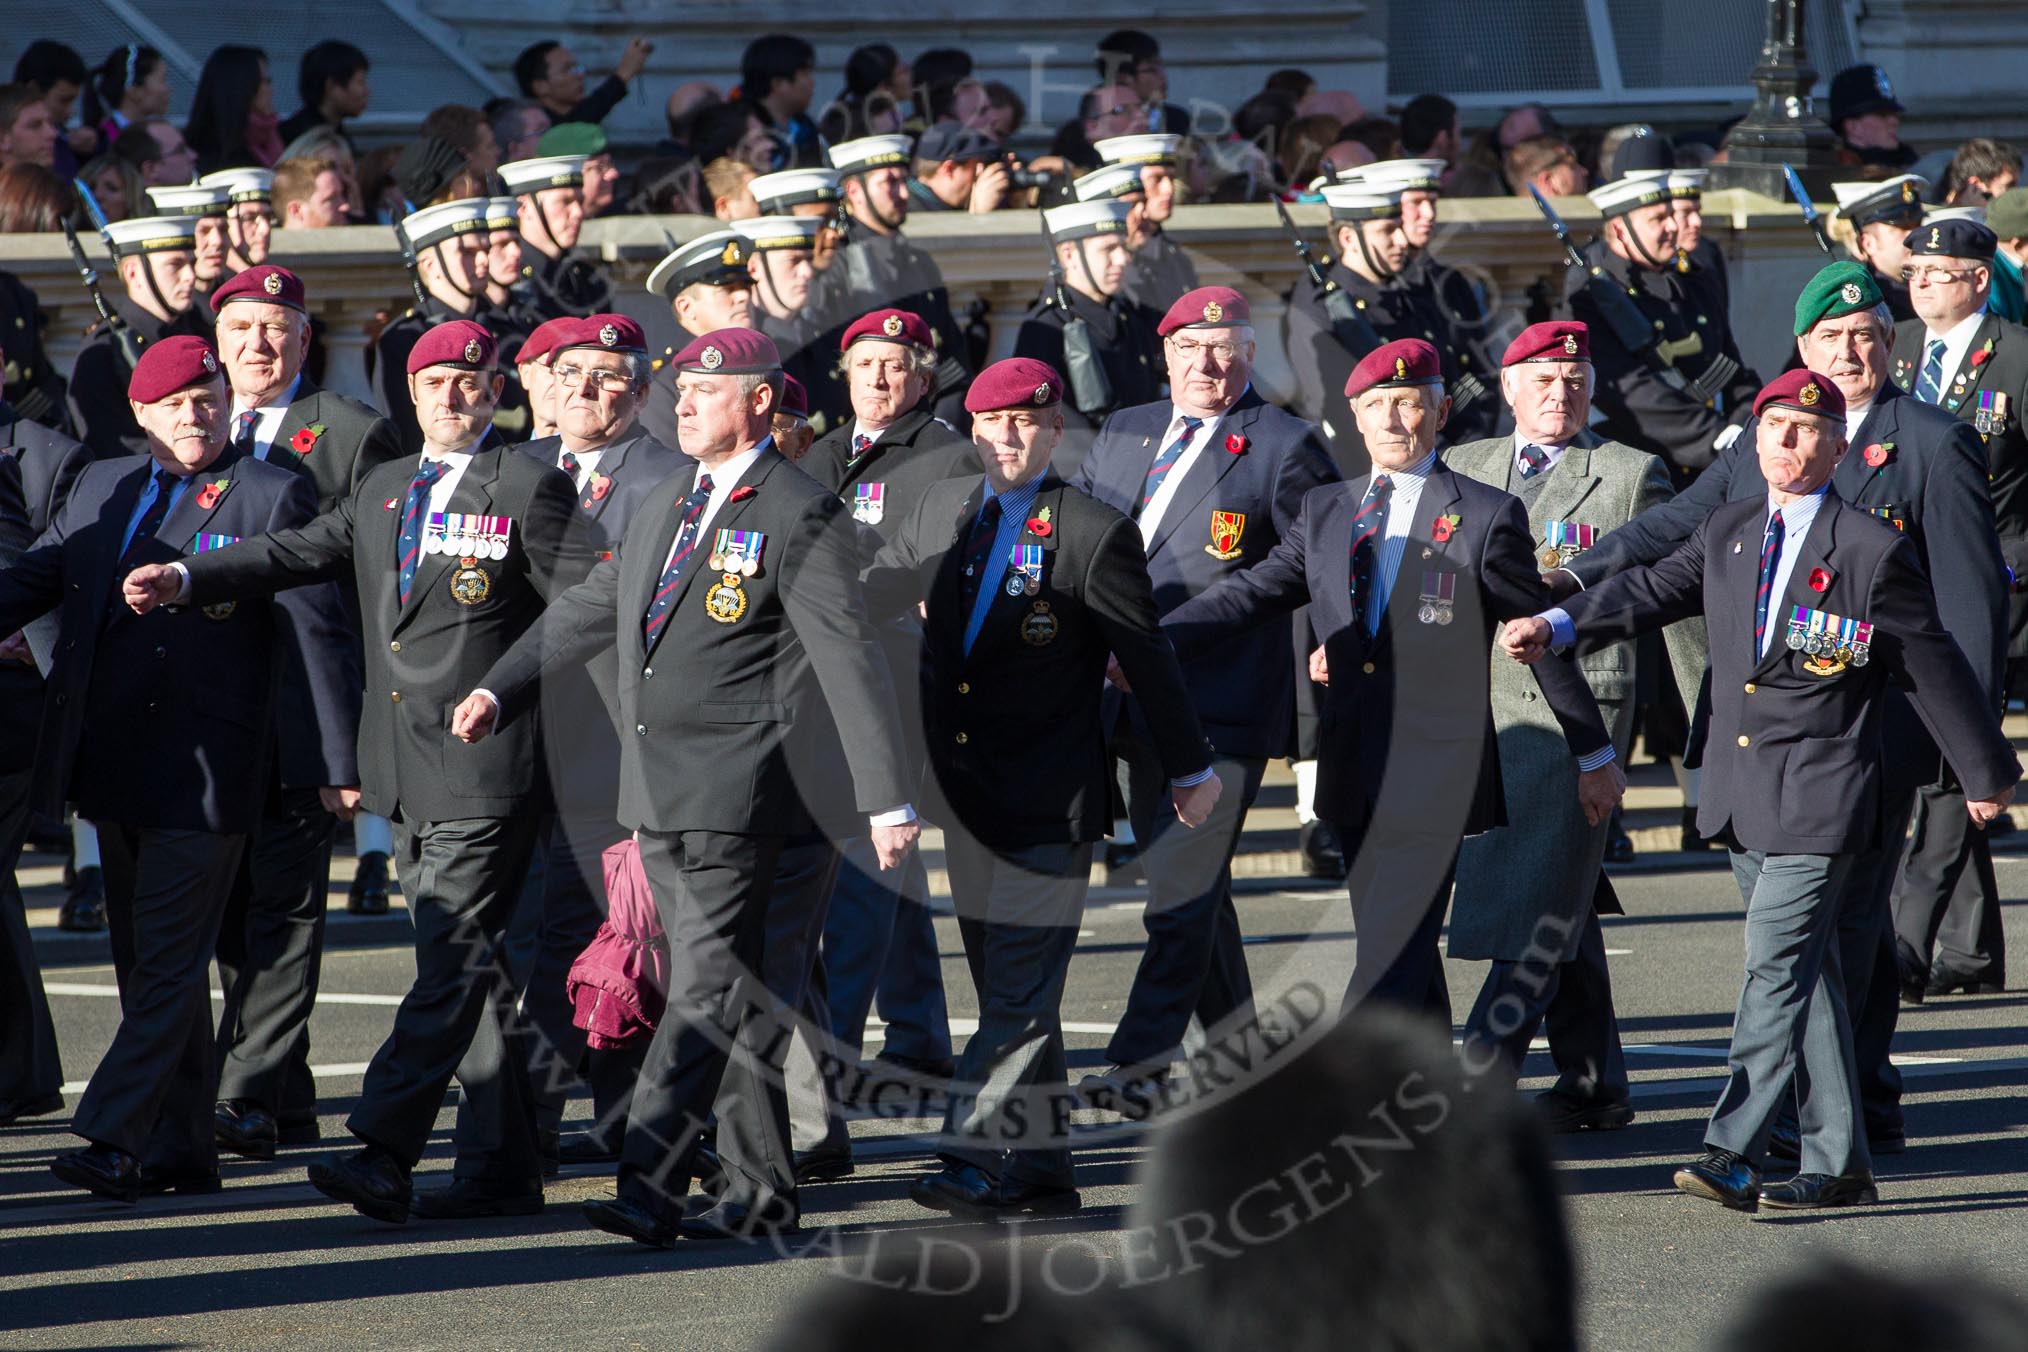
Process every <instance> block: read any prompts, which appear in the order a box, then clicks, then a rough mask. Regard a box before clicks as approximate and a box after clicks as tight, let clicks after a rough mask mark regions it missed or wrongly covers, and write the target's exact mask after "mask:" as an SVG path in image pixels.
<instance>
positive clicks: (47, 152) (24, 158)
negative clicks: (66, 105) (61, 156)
mask: <svg viewBox="0 0 2028 1352" xmlns="http://www.w3.org/2000/svg"><path fill="white" fill-rule="evenodd" d="M56 137H57V129H56V123H55V122H54V121H53V120H51V118H50V116H49V105H48V104H47V103H44V102H42V101H41V100H39V99H38V100H37V101H36V102H34V103H29V104H24V105H23V106H22V108H21V111H20V112H18V113H16V114H15V116H14V125H13V126H11V127H8V128H6V129H5V130H4V131H0V156H5V158H6V159H7V160H8V161H10V162H13V163H17V164H39V165H41V166H42V167H43V168H45V169H47V168H50V167H51V166H53V165H54V164H55V163H56Z"/></svg>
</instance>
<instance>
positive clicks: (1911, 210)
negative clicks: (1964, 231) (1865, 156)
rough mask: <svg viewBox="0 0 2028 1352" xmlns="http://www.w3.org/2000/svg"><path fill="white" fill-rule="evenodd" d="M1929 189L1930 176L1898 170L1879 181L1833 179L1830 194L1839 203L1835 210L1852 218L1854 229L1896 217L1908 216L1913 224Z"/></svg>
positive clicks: (1908, 219) (1899, 218) (1905, 218)
mask: <svg viewBox="0 0 2028 1352" xmlns="http://www.w3.org/2000/svg"><path fill="white" fill-rule="evenodd" d="M1928 191H1929V180H1928V179H1926V178H1924V177H1923V176H1922V175H1921V174H1896V175H1895V176H1894V177H1893V178H1885V179H1881V180H1880V181H1879V182H1877V183H1869V182H1861V183H1833V184H1832V185H1831V195H1832V196H1833V197H1836V198H1837V199H1838V206H1837V208H1836V210H1835V211H1834V212H1833V213H1832V214H1833V215H1836V216H1841V217H1843V218H1844V219H1845V220H1847V221H1849V222H1851V224H1852V227H1853V229H1855V230H1856V229H1860V228H1862V227H1864V226H1868V225H1872V224H1873V223H1874V222H1875V221H1893V220H1906V221H1908V222H1910V224H1911V228H1912V227H1913V223H1914V221H1915V220H1916V219H1917V218H1918V217H1919V216H1920V215H1921V212H1922V195H1923V194H1924V193H1926V192H1928Z"/></svg>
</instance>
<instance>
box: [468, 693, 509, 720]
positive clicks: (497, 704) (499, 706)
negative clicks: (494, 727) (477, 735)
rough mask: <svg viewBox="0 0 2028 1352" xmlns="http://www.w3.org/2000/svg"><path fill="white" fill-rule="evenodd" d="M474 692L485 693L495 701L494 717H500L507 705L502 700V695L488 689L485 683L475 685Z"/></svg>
mask: <svg viewBox="0 0 2028 1352" xmlns="http://www.w3.org/2000/svg"><path fill="white" fill-rule="evenodd" d="M472 693H473V694H475V695H484V696H485V697H486V698H487V699H489V700H492V701H493V717H495V718H498V717H499V716H500V711H501V710H502V709H504V708H506V707H507V706H506V705H504V704H502V703H501V702H500V697H499V696H498V695H496V694H494V693H493V692H492V691H490V690H488V689H487V688H486V687H485V686H483V685H482V686H476V687H474V688H473V690H472Z"/></svg>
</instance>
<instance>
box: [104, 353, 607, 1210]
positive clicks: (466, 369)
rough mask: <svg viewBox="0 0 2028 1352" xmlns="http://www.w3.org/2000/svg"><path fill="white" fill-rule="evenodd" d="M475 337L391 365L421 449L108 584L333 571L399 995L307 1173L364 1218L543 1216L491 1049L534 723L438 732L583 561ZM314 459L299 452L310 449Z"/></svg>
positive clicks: (561, 488)
mask: <svg viewBox="0 0 2028 1352" xmlns="http://www.w3.org/2000/svg"><path fill="white" fill-rule="evenodd" d="M496 360H497V353H496V351H495V345H494V341H493V335H492V334H491V333H489V332H487V330H486V329H485V328H484V327H483V326H481V325H479V324H475V323H473V322H471V321H470V320H453V321H450V322H448V323H444V324H439V325H437V326H435V327H434V328H432V329H430V330H428V331H427V332H425V333H423V334H422V335H421V336H420V337H419V338H417V339H416V341H415V343H414V345H413V346H412V347H411V348H410V349H409V350H408V353H407V363H406V364H407V368H408V371H407V384H406V387H405V393H406V395H407V396H408V397H409V398H410V399H412V401H413V403H414V407H415V409H416V412H417V415H418V425H419V427H420V430H421V433H422V436H423V439H424V440H423V446H424V449H423V451H422V453H421V454H417V455H405V456H402V457H401V458H399V459H396V460H390V461H386V462H383V463H382V464H380V465H378V466H376V467H374V468H373V469H371V470H369V471H367V473H366V474H365V475H364V476H363V477H362V478H361V479H360V481H359V484H358V486H357V487H356V488H354V489H353V491H352V492H351V494H350V495H348V496H346V497H344V498H342V499H340V500H339V502H338V503H337V505H336V506H334V507H333V508H332V509H331V510H330V511H327V512H325V513H324V514H323V515H321V516H319V517H317V519H316V520H314V521H312V522H310V523H309V524H308V525H307V526H303V527H301V528H299V529H294V530H275V531H272V532H270V533H267V534H255V533H254V532H253V531H251V530H250V531H249V532H248V534H249V535H252V536H253V538H251V539H247V540H244V541H242V542H241V543H240V544H239V545H238V546H237V547H235V548H232V549H219V550H213V551H210V552H206V553H201V554H198V555H196V556H194V557H192V558H189V559H187V560H184V561H181V562H177V563H174V564H166V565H160V564H152V563H151V564H148V565H146V566H142V567H139V568H135V569H134V570H133V571H132V572H130V573H128V574H127V579H126V583H125V593H126V597H127V601H128V604H129V605H131V606H132V607H133V608H134V609H135V610H136V611H138V612H140V613H142V614H147V613H149V612H151V611H153V610H154V609H155V608H156V607H157V606H162V605H175V604H182V605H196V606H200V607H202V606H219V605H224V604H227V603H230V602H231V601H233V600H234V599H236V598H240V597H252V596H262V595H268V594H271V593H274V592H277V591H286V589H288V588H292V587H298V586H301V585H302V584H304V583H306V582H315V581H327V580H334V579H337V578H341V577H347V576H349V577H350V578H352V580H353V583H354V586H355V587H356V588H357V593H358V598H359V612H360V620H361V624H362V627H363V629H364V636H365V655H366V673H365V681H364V686H365V691H366V694H365V706H364V707H365V711H366V713H365V718H364V720H363V723H362V726H361V730H360V736H359V769H360V780H359V783H360V785H361V790H362V802H363V805H364V806H365V808H366V809H367V810H368V811H370V812H373V813H376V814H378V815H380V816H383V817H387V818H389V819H390V820H392V821H393V822H394V823H395V833H394V846H395V863H396V867H397V869H398V870H399V872H400V875H401V883H402V894H403V896H404V897H406V898H407V901H408V907H409V912H410V915H411V916H412V917H413V919H414V921H415V945H416V976H415V983H414V985H413V986H412V987H411V988H410V991H409V994H408V996H407V997H406V999H405V1000H404V1001H403V1003H402V1007H401V1009H400V1011H399V1012H398V1013H397V1014H396V1015H395V1024H394V1031H393V1033H392V1034H391V1036H390V1037H389V1039H388V1041H387V1042H386V1044H385V1045H383V1046H382V1047H381V1049H380V1051H379V1052H378V1053H377V1054H376V1055H375V1057H374V1059H373V1063H372V1064H371V1065H370V1066H369V1067H368V1069H367V1072H366V1082H365V1086H364V1088H363V1090H362V1092H361V1095H360V1100H359V1103H358V1106H357V1107H356V1108H355V1109H354V1110H353V1113H352V1116H351V1117H350V1118H349V1119H348V1120H347V1125H348V1126H349V1128H350V1129H351V1131H352V1132H353V1134H354V1135H355V1136H357V1137H358V1138H359V1141H360V1149H359V1150H357V1151H356V1152H354V1153H352V1154H350V1155H342V1156H333V1157H331V1158H329V1159H327V1160H322V1161H319V1162H317V1163H315V1164H313V1165H311V1167H310V1181H311V1183H312V1184H314V1185H315V1186H316V1187H317V1188H318V1190H319V1191H321V1192H323V1193H324V1194H325V1195H326V1196H329V1197H333V1198H336V1199H337V1200H339V1201H342V1202H347V1203H349V1204H351V1205H352V1206H353V1207H355V1208H356V1209H358V1210H359V1211H360V1212H361V1213H362V1214H364V1215H367V1216H371V1217H373V1218H374V1219H376V1220H383V1221H388V1222H392V1223H396V1224H399V1223H401V1222H404V1221H406V1220H407V1219H408V1217H409V1215H410V1213H411V1201H412V1200H413V1203H414V1213H415V1214H417V1215H424V1216H435V1217H469V1216H494V1215H521V1214H527V1213H530V1212H533V1211H538V1210H540V1209H541V1206H542V1180H541V1164H540V1161H539V1159H538V1155H537V1150H536V1145H535V1131H534V1117H533V1103H532V1098H531V1094H530V1090H529V1085H528V1073H527V1066H526V1064H525V1061H524V1060H523V1059H522V1058H521V1057H519V1056H516V1055H511V1054H510V1052H509V1036H510V1033H511V1028H510V1024H509V1021H510V1019H511V1010H512V1008H513V1003H514V991H513V987H512V982H511V978H510V977H509V975H508V970H507V966H506V963H505V960H504V957H503V955H502V951H501V935H502V933H503V931H504V930H505V928H506V925H507V921H508V918H509V915H510V913H511V911H512V909H513V905H514V900H515V898H516V897H517V896H518V895H519V893H520V890H521V885H522V880H523V879H524V877H525V876H526V874H527V872H528V860H529V855H530V853H531V851H532V850H533V848H534V842H535V832H533V831H531V830H530V829H529V821H528V819H529V818H532V817H536V816H538V815H539V814H540V813H541V812H542V811H543V810H544V808H545V806H546V805H547V800H548V789H547V786H546V783H545V779H544V776H543V773H542V767H543V763H544V755H543V747H542V738H541V728H540V722H541V720H540V719H539V718H529V719H526V720H523V721H522V722H521V723H519V724H518V725H517V726H515V727H514V728H512V729H510V730H509V732H508V734H507V735H505V736H503V737H501V738H500V739H499V740H498V741H496V742H494V743H492V744H491V745H488V746H485V747H471V746H467V745H465V744H463V743H462V742H458V741H456V740H455V739H451V738H449V737H448V736H447V733H446V729H447V728H448V726H449V721H450V714H451V711H452V709H453V708H454V707H455V705H456V703H457V701H458V700H459V699H460V698H462V697H463V695H464V694H465V693H466V691H467V690H469V689H470V687H471V683H472V681H473V680H474V678H476V676H477V675H478V674H479V673H481V672H483V671H484V670H485V669H486V666H487V665H488V664H489V663H490V662H491V661H492V660H493V659H494V658H495V657H497V656H499V654H500V653H502V652H504V651H505V650H506V649H507V648H508V647H509V646H510V645H511V644H512V643H513V642H514V640H515V639H516V638H517V637H519V636H520V635H521V633H522V632H523V631H524V630H526V629H527V628H528V627H529V626H530V625H532V624H533V623H534V622H535V620H536V618H537V617H538V616H539V615H540V614H541V613H542V609H543V606H544V605H545V604H546V603H547V602H548V601H549V600H551V599H553V598H554V597H556V596H558V595H560V594H562V592H563V591H564V590H565V589H567V588H568V587H569V586H570V585H571V584H572V583H574V582H576V581H578V580H579V579H581V578H582V577H583V576H584V575H585V573H586V571H587V570H588V569H589V567H590V565H591V562H592V560H591V554H590V550H589V548H588V547H587V545H586V543H585V538H584V527H583V524H582V522H581V521H580V520H579V515H578V506H577V495H576V493H575V491H574V489H573V486H572V484H571V482H570V480H569V479H568V478H567V477H566V476H565V475H564V474H563V473H562V472H561V471H559V470H555V469H551V468H549V467H547V466H545V465H543V464H540V463H538V462H537V461H535V460H532V459H530V458H529V457H528V456H525V455H521V454H519V453H517V452H515V451H513V450H511V449H510V448H508V447H507V446H505V445H503V444H502V443H501V441H500V439H499V436H498V434H497V433H494V432H493V431H492V429H491V417H492V411H493V408H494V406H495V404H496V402H497V401H498V399H499V397H500V390H501V385H502V378H501V376H500V374H499V372H498V370H497V369H496ZM311 454H312V455H313V456H314V455H315V454H316V452H315V451H314V450H312V451H311ZM454 1071H455V1073H456V1075H457V1076H458V1079H459V1083H460V1084H461V1085H462V1086H463V1089H464V1095H463V1099H462V1103H461V1106H460V1108H459V1124H460V1125H459V1133H458V1162H457V1167H456V1170H455V1172H454V1175H453V1181H452V1182H451V1184H450V1185H449V1186H448V1187H447V1188H444V1189H441V1190H439V1191H436V1192H434V1193H426V1194H424V1195H423V1196H421V1197H414V1198H412V1189H411V1187H410V1182H409V1175H410V1171H411V1170H413V1169H414V1168H415V1164H416V1161H417V1160H419V1159H420V1158H421V1157H422V1152H423V1148H424V1146H425V1145H426V1144H427V1143H428V1141H429V1138H430V1135H431V1133H432V1132H433V1131H434V1130H435V1126H436V1119H437V1113H438V1111H439V1110H440V1109H441V1108H442V1107H443V1101H444V1091H445V1089H446V1088H448V1087H449V1084H450V1080H451V1077H452V1074H453V1073H454Z"/></svg>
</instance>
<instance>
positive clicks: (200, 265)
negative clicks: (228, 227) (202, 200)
mask: <svg viewBox="0 0 2028 1352" xmlns="http://www.w3.org/2000/svg"><path fill="white" fill-rule="evenodd" d="M225 247H226V237H225V217H223V216H199V217H198V218H197V280H198V281H200V282H203V283H205V284H206V286H205V289H206V290H209V289H210V283H212V282H215V281H217V280H218V279H219V278H220V277H223V276H224V275H225Z"/></svg>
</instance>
